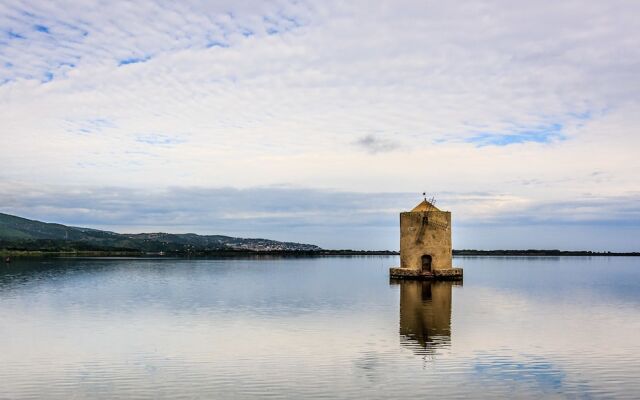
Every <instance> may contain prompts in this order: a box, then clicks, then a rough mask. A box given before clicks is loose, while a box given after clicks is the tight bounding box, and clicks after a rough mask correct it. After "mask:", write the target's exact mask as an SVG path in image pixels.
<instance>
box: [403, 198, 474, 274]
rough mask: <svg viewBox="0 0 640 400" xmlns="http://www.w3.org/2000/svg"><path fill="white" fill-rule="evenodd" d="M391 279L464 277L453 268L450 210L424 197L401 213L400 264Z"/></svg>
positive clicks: (457, 269) (460, 270)
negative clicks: (439, 207)
mask: <svg viewBox="0 0 640 400" xmlns="http://www.w3.org/2000/svg"><path fill="white" fill-rule="evenodd" d="M390 274H391V277H392V278H399V279H462V269H461V268H453V264H452V248H451V213H450V212H449V211H442V210H440V209H438V208H437V207H436V206H435V205H433V204H432V203H431V202H429V201H427V200H426V199H424V200H423V201H422V202H420V204H418V205H417V206H416V207H414V208H413V210H411V211H409V212H402V213H400V267H399V268H391V270H390Z"/></svg>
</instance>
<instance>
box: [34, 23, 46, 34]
mask: <svg viewBox="0 0 640 400" xmlns="http://www.w3.org/2000/svg"><path fill="white" fill-rule="evenodd" d="M33 29H35V30H36V31H38V32H42V33H50V32H49V27H47V26H44V25H38V24H36V25H34V26H33Z"/></svg>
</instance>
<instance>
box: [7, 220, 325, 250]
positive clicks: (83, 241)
mask: <svg viewBox="0 0 640 400" xmlns="http://www.w3.org/2000/svg"><path fill="white" fill-rule="evenodd" d="M0 249H2V250H13V251H47V252H52V251H134V252H141V253H156V252H165V253H178V254H181V253H206V252H217V251H239V250H241V251H319V250H321V249H320V248H319V247H318V246H314V245H310V244H300V243H293V242H279V241H275V240H268V239H243V238H235V237H230V236H221V235H197V234H194V233H185V234H171V233H163V232H158V233H138V234H119V233H115V232H109V231H101V230H97V229H90V228H79V227H72V226H66V225H61V224H54V223H46V222H40V221H35V220H30V219H26V218H21V217H17V216H14V215H9V214H3V213H0Z"/></svg>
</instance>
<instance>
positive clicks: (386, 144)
mask: <svg viewBox="0 0 640 400" xmlns="http://www.w3.org/2000/svg"><path fill="white" fill-rule="evenodd" d="M354 144H355V145H356V146H358V147H361V148H363V149H364V150H366V151H368V152H369V153H373V154H375V153H381V152H388V151H393V150H395V149H397V148H398V144H397V143H395V142H393V141H391V140H388V139H384V138H380V137H378V136H376V135H373V134H369V135H365V136H362V137H361V138H359V139H358V140H356V141H355V142H354Z"/></svg>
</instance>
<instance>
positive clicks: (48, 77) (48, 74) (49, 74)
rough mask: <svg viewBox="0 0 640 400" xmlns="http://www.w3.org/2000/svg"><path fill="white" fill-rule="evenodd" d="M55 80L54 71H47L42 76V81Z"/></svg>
mask: <svg viewBox="0 0 640 400" xmlns="http://www.w3.org/2000/svg"><path fill="white" fill-rule="evenodd" d="M52 80H53V72H51V71H47V72H45V73H44V76H43V77H42V83H46V82H51V81H52Z"/></svg>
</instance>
